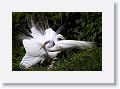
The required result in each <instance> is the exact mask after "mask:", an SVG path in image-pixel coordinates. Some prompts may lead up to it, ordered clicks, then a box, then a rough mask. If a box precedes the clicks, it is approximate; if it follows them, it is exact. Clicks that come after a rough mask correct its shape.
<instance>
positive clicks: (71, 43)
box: [47, 40, 94, 52]
mask: <svg viewBox="0 0 120 89" xmlns="http://www.w3.org/2000/svg"><path fill="white" fill-rule="evenodd" d="M93 44H94V42H87V41H77V40H61V41H58V42H57V43H56V44H55V46H53V47H51V48H49V49H47V50H48V51H51V52H53V51H61V50H65V49H70V48H76V49H81V48H86V47H92V45H93Z"/></svg>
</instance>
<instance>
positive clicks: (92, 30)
mask: <svg viewBox="0 0 120 89" xmlns="http://www.w3.org/2000/svg"><path fill="white" fill-rule="evenodd" d="M30 15H32V16H33V17H34V20H35V21H36V22H41V21H42V20H43V19H44V17H45V16H46V17H47V18H48V19H49V26H50V27H51V28H52V29H53V30H55V31H56V30H57V29H58V28H59V27H60V26H61V25H62V24H64V22H65V26H64V27H65V28H64V29H63V30H62V33H61V34H62V35H63V36H64V37H65V38H66V39H72V40H85V41H92V42H96V43H97V45H96V46H95V47H93V48H90V49H83V50H77V49H70V50H67V51H63V52H61V53H60V54H59V55H58V60H56V63H55V66H54V67H53V68H52V69H48V66H49V64H50V62H51V59H49V60H47V61H45V62H44V63H43V64H42V65H40V64H37V65H35V66H33V67H31V68H29V69H27V71H38V70H39V71H45V70H46V71H48V70H49V71H50V70H51V71H101V70H102V13H101V12H80V13H78V12H77V13H75V12H74V13H72V12H67V13H65V12H59V13H58V12H47V13H32V12H13V13H12V41H13V44H12V48H13V49H12V69H13V70H14V71H24V69H21V68H20V66H19V63H20V61H21V60H22V58H23V56H24V55H25V49H24V47H23V44H22V41H20V40H18V39H16V36H17V35H18V32H22V33H24V34H26V35H28V34H27V32H26V31H27V30H29V27H28V24H27V20H28V17H29V16H30ZM26 29H27V30H26ZM29 31H30V30H29Z"/></svg>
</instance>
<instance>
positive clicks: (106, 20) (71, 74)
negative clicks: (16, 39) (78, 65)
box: [0, 0, 114, 83]
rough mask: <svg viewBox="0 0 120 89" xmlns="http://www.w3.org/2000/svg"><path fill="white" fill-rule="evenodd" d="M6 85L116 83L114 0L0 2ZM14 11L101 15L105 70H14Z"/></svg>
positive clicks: (2, 66)
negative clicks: (100, 13) (99, 13)
mask: <svg viewBox="0 0 120 89" xmlns="http://www.w3.org/2000/svg"><path fill="white" fill-rule="evenodd" d="M0 6H1V8H0V12H1V13H0V25H1V28H0V41H1V44H0V45H1V47H0V49H1V51H0V52H1V54H0V56H1V62H0V71H1V73H0V75H1V82H3V83H114V4H113V2H112V0H108V1H107V0H92V1H91V0H52V1H51V0H39V1H37V0H36V1H35V0H12V1H6V0H4V1H3V2H1V3H0ZM12 12H102V67H103V68H102V71H50V72H49V71H12V62H11V61H12Z"/></svg>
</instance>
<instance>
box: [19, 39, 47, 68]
mask: <svg viewBox="0 0 120 89" xmlns="http://www.w3.org/2000/svg"><path fill="white" fill-rule="evenodd" d="M23 45H24V48H25V50H26V55H25V56H24V57H23V59H22V61H21V63H20V64H21V65H22V66H24V67H26V68H29V67H31V66H32V65H35V64H37V63H38V62H40V61H41V63H42V62H43V61H44V60H45V58H46V57H47V53H46V51H45V50H44V49H43V48H42V49H41V44H39V43H38V42H37V41H36V40H35V39H33V38H32V39H24V40H23Z"/></svg>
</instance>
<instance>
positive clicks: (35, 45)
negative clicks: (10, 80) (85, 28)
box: [20, 20, 93, 68]
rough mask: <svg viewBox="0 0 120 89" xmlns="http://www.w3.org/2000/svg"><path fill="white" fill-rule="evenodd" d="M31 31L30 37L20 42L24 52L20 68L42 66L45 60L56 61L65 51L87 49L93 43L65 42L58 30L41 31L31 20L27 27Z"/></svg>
mask: <svg viewBox="0 0 120 89" xmlns="http://www.w3.org/2000/svg"><path fill="white" fill-rule="evenodd" d="M29 27H30V30H31V33H30V35H31V37H24V38H23V40H22V42H23V46H24V48H25V50H26V54H25V56H24V57H23V59H22V61H21V62H20V65H21V66H24V67H25V68H29V67H31V66H33V65H35V64H37V63H40V64H42V63H43V62H44V60H46V59H47V58H52V59H56V57H57V55H58V54H59V53H60V52H61V51H63V50H67V49H71V48H76V49H81V48H87V47H91V46H92V45H93V42H87V41H78V40H65V38H64V37H63V36H62V35H61V34H59V32H60V29H59V30H57V31H56V32H55V31H53V29H52V28H47V29H45V30H44V29H42V28H37V26H36V25H35V24H34V23H33V20H31V25H30V26H29Z"/></svg>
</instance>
